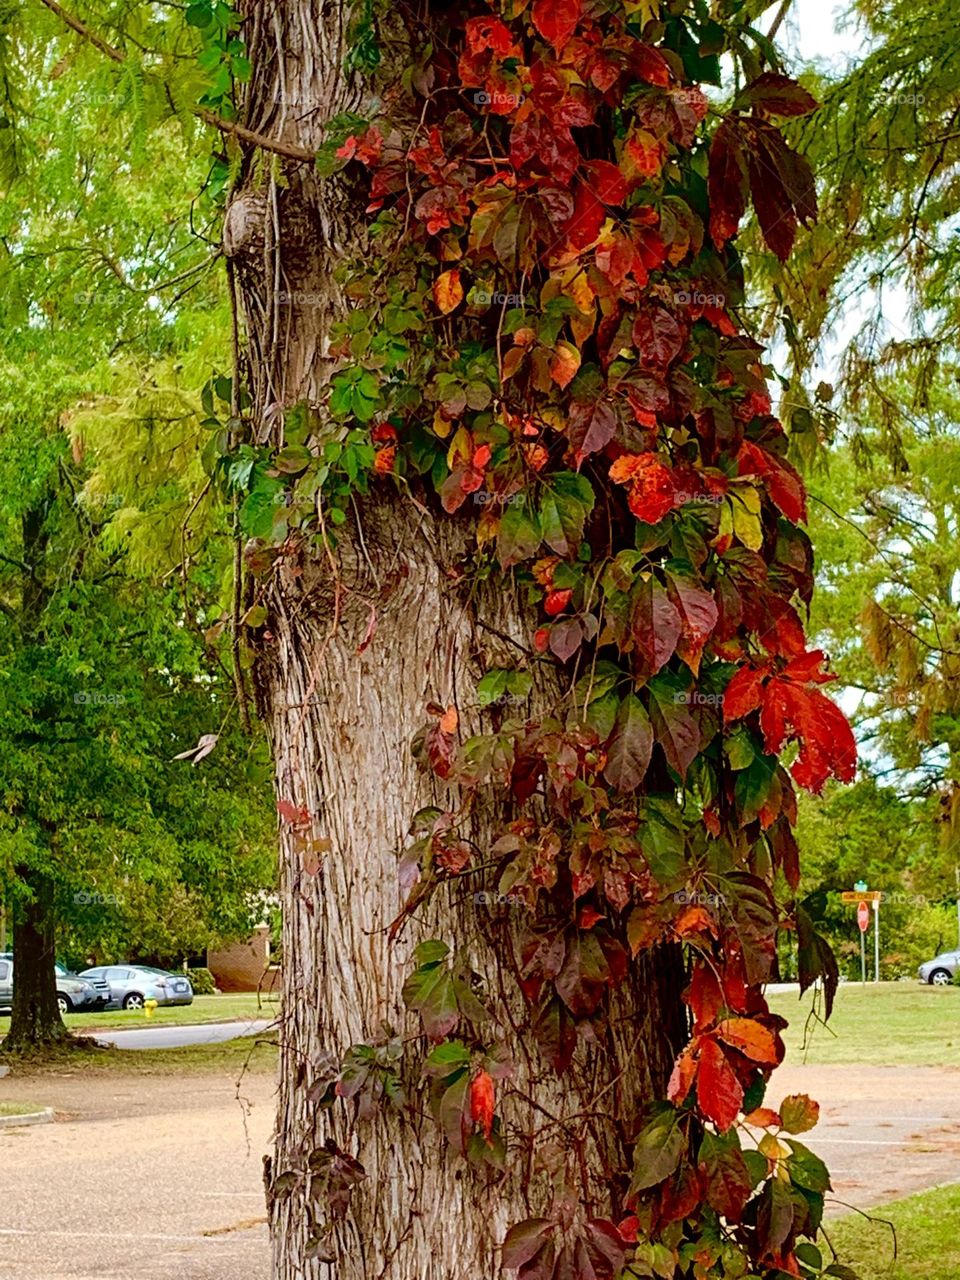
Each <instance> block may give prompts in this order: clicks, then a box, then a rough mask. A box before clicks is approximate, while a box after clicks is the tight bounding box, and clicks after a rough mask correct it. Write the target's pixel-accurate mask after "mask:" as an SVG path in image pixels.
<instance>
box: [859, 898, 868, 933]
mask: <svg viewBox="0 0 960 1280" xmlns="http://www.w3.org/2000/svg"><path fill="white" fill-rule="evenodd" d="M857 924H858V925H859V926H860V932H861V933H866V932H867V927H868V925H869V924H870V908H869V907H868V906H867V904H866V903H865V902H861V903H860V904H859V906H858V907H857Z"/></svg>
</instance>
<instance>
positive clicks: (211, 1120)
mask: <svg viewBox="0 0 960 1280" xmlns="http://www.w3.org/2000/svg"><path fill="white" fill-rule="evenodd" d="M273 1090H274V1084H273V1080H272V1077H270V1076H266V1075H250V1076H248V1077H247V1078H246V1079H245V1080H244V1082H243V1085H242V1086H241V1090H240V1092H241V1095H242V1098H243V1099H244V1101H243V1103H242V1104H241V1102H238V1100H237V1098H236V1096H235V1094H236V1089H235V1085H234V1083H233V1081H232V1080H229V1079H216V1078H209V1077H194V1078H186V1079H180V1080H178V1079H176V1078H175V1077H172V1076H171V1077H154V1076H117V1075H107V1074H101V1073H97V1075H95V1076H93V1077H89V1078H87V1079H84V1078H83V1077H82V1075H81V1074H80V1073H75V1074H72V1075H66V1076H58V1077H50V1076H45V1077H44V1078H43V1079H42V1080H31V1081H24V1080H16V1079H15V1078H7V1079H3V1080H0V1101H8V1100H9V1101H13V1100H34V1101H41V1102H45V1103H48V1104H49V1105H52V1106H54V1107H55V1108H56V1110H57V1113H58V1119H57V1122H56V1123H54V1124H48V1125H43V1126H39V1127H36V1128H25V1129H4V1130H0V1205H2V1207H3V1212H2V1216H0V1280H269V1250H268V1244H267V1235H266V1227H265V1225H264V1208H263V1195H262V1190H261V1183H260V1174H261V1158H262V1155H263V1153H264V1152H265V1151H266V1150H267V1148H268V1144H269V1139H270V1132H271V1128H272V1123H273ZM796 1092H806V1093H809V1094H811V1095H812V1096H813V1097H816V1098H819V1099H820V1100H821V1101H822V1103H823V1109H822V1118H821V1122H820V1124H819V1125H818V1126H817V1128H816V1129H814V1130H813V1131H812V1132H811V1133H809V1134H806V1135H804V1139H803V1140H804V1141H806V1142H807V1143H808V1145H809V1146H811V1147H812V1148H813V1149H814V1150H816V1151H817V1152H819V1154H821V1155H822V1156H823V1158H824V1159H825V1160H826V1161H827V1163H828V1165H829V1166H830V1168H831V1171H832V1173H833V1177H834V1186H835V1200H834V1202H833V1203H832V1205H831V1207H830V1210H829V1211H830V1212H834V1213H836V1212H842V1211H843V1202H846V1203H848V1204H855V1205H857V1206H860V1207H863V1208H866V1207H868V1206H870V1205H875V1204H877V1203H879V1202H881V1201H884V1200H888V1199H891V1198H893V1197H895V1196H899V1195H906V1194H909V1193H910V1192H913V1191H918V1190H921V1189H923V1188H925V1187H930V1186H934V1185H936V1184H938V1183H941V1182H947V1181H952V1180H956V1178H957V1177H958V1175H960V1109H958V1106H957V1097H958V1094H960V1069H953V1070H951V1069H948V1068H935V1067H922V1068H917V1067H869V1068H865V1067H864V1068H861V1067H853V1066H829V1067H814V1066H804V1065H802V1064H798V1065H791V1066H789V1067H783V1068H781V1069H780V1071H778V1072H777V1073H776V1075H775V1077H774V1083H773V1084H772V1085H771V1087H770V1090H769V1093H768V1097H767V1101H768V1103H769V1104H770V1105H776V1104H778V1103H779V1102H780V1100H781V1099H782V1098H783V1097H784V1096H785V1095H786V1094H788V1093H796Z"/></svg>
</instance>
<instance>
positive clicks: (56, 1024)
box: [3, 502, 69, 1053]
mask: <svg viewBox="0 0 960 1280" xmlns="http://www.w3.org/2000/svg"><path fill="white" fill-rule="evenodd" d="M45 524H46V504H45V503H43V502H41V503H38V504H37V505H36V506H34V507H31V508H29V509H28V510H27V511H26V512H24V514H23V517H22V521H21V533H22V545H23V562H24V566H25V570H24V573H23V576H22V578H21V595H20V600H21V608H20V629H21V635H22V637H23V640H24V643H27V642H28V641H29V643H31V644H37V643H38V642H40V641H41V638H42V637H41V628H42V625H43V615H44V610H45V609H46V607H47V602H48V599H49V588H48V587H47V585H46V583H45V582H44V580H43V576H42V568H43V561H44V556H45V554H46V550H47V541H48V536H47V532H46V527H45ZM40 825H41V826H42V827H44V829H45V831H46V835H47V837H48V839H49V840H50V843H51V845H52V844H55V842H56V831H55V829H54V828H53V827H52V826H47V825H46V824H44V823H43V821H42V818H41V821H40ZM14 874H15V875H16V877H17V879H18V880H19V881H20V882H21V885H22V887H23V888H24V889H25V890H26V892H27V894H28V895H29V897H26V898H24V899H22V900H20V901H18V902H15V903H14V908H13V1008H12V1010H11V1015H10V1030H9V1031H8V1033H7V1035H6V1036H5V1037H4V1041H3V1049H4V1051H5V1052H6V1053H38V1052H42V1051H43V1050H44V1049H48V1048H51V1047H52V1046H54V1045H57V1044H60V1043H62V1042H63V1041H64V1040H67V1039H69V1036H68V1033H67V1029H66V1027H65V1026H64V1025H63V1021H62V1019H61V1017H60V1010H59V1008H58V1007H57V981H56V974H55V972H54V963H55V945H56V943H55V937H56V927H55V919H54V901H53V898H54V894H53V882H52V881H51V879H50V877H49V876H47V875H45V874H44V873H43V872H42V871H40V870H39V869H37V868H36V867H32V866H18V867H15V868H14Z"/></svg>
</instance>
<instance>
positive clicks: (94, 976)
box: [80, 964, 193, 1009]
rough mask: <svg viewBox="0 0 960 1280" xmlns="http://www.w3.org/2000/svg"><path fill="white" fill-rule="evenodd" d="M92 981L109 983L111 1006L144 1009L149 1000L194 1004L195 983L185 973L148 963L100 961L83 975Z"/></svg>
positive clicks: (163, 1002)
mask: <svg viewBox="0 0 960 1280" xmlns="http://www.w3.org/2000/svg"><path fill="white" fill-rule="evenodd" d="M80 977H81V978H86V979H87V980H88V981H91V982H102V983H105V984H106V985H107V986H108V987H109V990H110V1006H111V1007H112V1008H116V1009H142V1008H143V1006H144V1004H145V1002H146V1001H147V1000H156V1002H157V1004H162V1005H168V1004H193V987H191V985H190V981H189V979H188V978H185V977H184V976H183V974H182V973H169V972H168V971H167V970H166V969H154V968H153V966H152V965H148V964H100V965H96V966H95V967H94V968H92V969H84V971H83V973H81V975H80Z"/></svg>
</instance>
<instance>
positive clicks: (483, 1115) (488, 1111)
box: [470, 1071, 494, 1144]
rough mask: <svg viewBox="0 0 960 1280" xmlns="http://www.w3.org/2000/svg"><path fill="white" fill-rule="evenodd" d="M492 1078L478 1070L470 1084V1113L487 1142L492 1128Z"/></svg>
mask: <svg viewBox="0 0 960 1280" xmlns="http://www.w3.org/2000/svg"><path fill="white" fill-rule="evenodd" d="M493 1105H494V1104H493V1080H492V1079H491V1077H490V1076H489V1075H488V1074H487V1072H486V1071H478V1072H477V1074H476V1075H475V1076H474V1077H473V1083H472V1084H471V1085H470V1115H471V1118H472V1119H473V1121H474V1123H475V1124H478V1125H479V1126H480V1128H481V1129H482V1130H483V1136H484V1138H486V1140H487V1143H488V1144H489V1142H490V1134H491V1132H492V1130H493Z"/></svg>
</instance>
